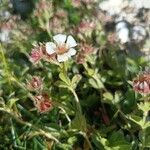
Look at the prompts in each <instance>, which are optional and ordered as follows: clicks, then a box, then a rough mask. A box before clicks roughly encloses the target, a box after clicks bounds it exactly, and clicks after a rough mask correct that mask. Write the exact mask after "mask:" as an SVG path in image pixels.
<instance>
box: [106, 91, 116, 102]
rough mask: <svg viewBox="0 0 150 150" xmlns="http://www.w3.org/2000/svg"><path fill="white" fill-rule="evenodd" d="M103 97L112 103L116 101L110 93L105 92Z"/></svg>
mask: <svg viewBox="0 0 150 150" xmlns="http://www.w3.org/2000/svg"><path fill="white" fill-rule="evenodd" d="M103 97H104V98H106V99H107V100H111V101H112V100H113V99H114V97H113V95H112V94H111V93H110V92H105V93H104V94H103Z"/></svg>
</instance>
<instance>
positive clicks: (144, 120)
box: [142, 112, 148, 150]
mask: <svg viewBox="0 0 150 150" xmlns="http://www.w3.org/2000/svg"><path fill="white" fill-rule="evenodd" d="M147 115H148V112H144V113H143V123H144V125H145V124H146V122H147V121H146V119H147ZM145 130H146V129H145V127H143V128H142V133H143V135H142V150H144V149H145V136H146V135H145V134H146V131H145Z"/></svg>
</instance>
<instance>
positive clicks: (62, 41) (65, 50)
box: [46, 34, 77, 62]
mask: <svg viewBox="0 0 150 150" xmlns="http://www.w3.org/2000/svg"><path fill="white" fill-rule="evenodd" d="M53 39H54V41H55V42H56V44H55V43H53V42H47V43H46V52H47V53H48V54H49V55H51V54H54V53H56V54H57V60H58V61H59V62H64V61H66V60H68V59H69V58H70V57H71V56H73V55H75V54H76V50H75V49H74V48H73V47H75V46H77V43H76V41H75V40H74V38H73V37H72V36H71V35H69V36H68V37H67V36H66V35H64V34H57V35H55V36H53Z"/></svg>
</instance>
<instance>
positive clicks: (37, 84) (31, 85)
mask: <svg viewBox="0 0 150 150" xmlns="http://www.w3.org/2000/svg"><path fill="white" fill-rule="evenodd" d="M27 88H28V89H29V90H39V89H41V88H42V79H41V78H40V77H38V76H33V77H32V79H31V80H30V81H28V83H27Z"/></svg>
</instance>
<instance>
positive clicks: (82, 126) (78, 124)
mask: <svg viewBox="0 0 150 150" xmlns="http://www.w3.org/2000/svg"><path fill="white" fill-rule="evenodd" d="M79 118H80V119H79ZM71 127H72V128H73V129H77V130H80V131H83V132H86V129H87V127H86V119H85V116H84V115H82V116H80V117H79V115H78V114H77V115H76V116H75V118H74V120H73V121H72V123H71Z"/></svg>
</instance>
